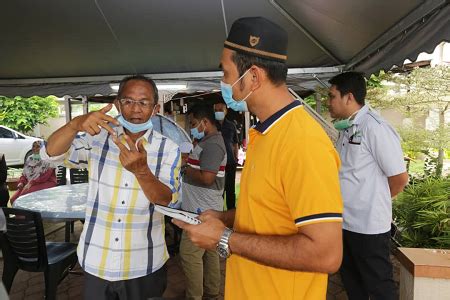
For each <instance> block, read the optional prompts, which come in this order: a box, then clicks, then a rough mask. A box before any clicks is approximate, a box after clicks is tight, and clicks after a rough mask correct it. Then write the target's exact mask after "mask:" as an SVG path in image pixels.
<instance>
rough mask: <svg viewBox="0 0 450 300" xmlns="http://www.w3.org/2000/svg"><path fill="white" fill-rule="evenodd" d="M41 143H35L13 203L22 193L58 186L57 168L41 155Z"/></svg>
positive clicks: (12, 201) (13, 197)
mask: <svg viewBox="0 0 450 300" xmlns="http://www.w3.org/2000/svg"><path fill="white" fill-rule="evenodd" d="M39 150H41V144H40V142H39V141H36V142H34V143H33V148H32V151H33V153H32V154H31V155H30V156H29V157H28V158H27V161H26V162H25V166H24V168H23V173H22V176H21V177H20V179H19V184H18V185H17V188H18V189H17V192H16V193H15V194H14V195H13V196H12V197H11V204H13V203H14V201H16V199H17V198H18V197H20V196H22V195H25V194H28V193H32V192H35V191H39V190H43V189H48V188H51V187H54V186H56V174H55V169H54V168H52V167H51V166H50V164H49V163H48V162H46V161H42V160H41V156H40V155H39Z"/></svg>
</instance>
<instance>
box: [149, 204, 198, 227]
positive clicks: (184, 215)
mask: <svg viewBox="0 0 450 300" xmlns="http://www.w3.org/2000/svg"><path fill="white" fill-rule="evenodd" d="M155 210H156V211H157V212H159V213H162V214H163V215H166V216H169V217H172V218H175V219H177V220H181V221H183V222H186V223H189V224H192V225H196V224H200V223H201V221H200V220H199V219H197V217H198V214H195V213H192V212H188V211H184V210H181V209H175V208H171V207H167V206H162V205H159V204H155Z"/></svg>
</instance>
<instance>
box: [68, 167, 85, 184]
mask: <svg viewBox="0 0 450 300" xmlns="http://www.w3.org/2000/svg"><path fill="white" fill-rule="evenodd" d="M86 182H89V174H88V170H87V169H70V184H77V183H86Z"/></svg>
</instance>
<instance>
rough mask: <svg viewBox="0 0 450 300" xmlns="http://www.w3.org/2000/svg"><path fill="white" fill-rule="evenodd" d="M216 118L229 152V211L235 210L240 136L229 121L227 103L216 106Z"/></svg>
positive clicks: (227, 187) (227, 175)
mask: <svg viewBox="0 0 450 300" xmlns="http://www.w3.org/2000/svg"><path fill="white" fill-rule="evenodd" d="M214 113H215V118H216V120H217V123H218V127H217V128H218V129H219V131H220V132H221V133H222V137H223V140H224V141H225V148H226V150H227V165H226V167H225V190H224V194H225V195H226V198H227V210H230V209H232V208H235V206H236V193H235V190H234V188H235V187H234V185H235V180H236V166H237V157H238V135H237V129H236V126H235V125H234V124H233V122H231V121H230V120H227V119H226V118H225V116H226V115H227V106H226V105H225V103H216V104H214Z"/></svg>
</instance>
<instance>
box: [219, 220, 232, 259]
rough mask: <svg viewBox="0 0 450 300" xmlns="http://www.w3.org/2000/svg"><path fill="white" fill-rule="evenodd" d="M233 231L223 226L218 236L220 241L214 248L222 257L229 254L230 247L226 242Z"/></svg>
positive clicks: (226, 256)
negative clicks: (223, 228)
mask: <svg viewBox="0 0 450 300" xmlns="http://www.w3.org/2000/svg"><path fill="white" fill-rule="evenodd" d="M232 233H233V229H230V228H228V227H225V230H224V231H223V233H222V236H221V237H220V241H219V243H218V244H217V247H216V250H217V253H219V256H220V257H222V258H228V257H230V255H231V250H230V247H229V246H228V242H229V240H230V236H231V234H232Z"/></svg>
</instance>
